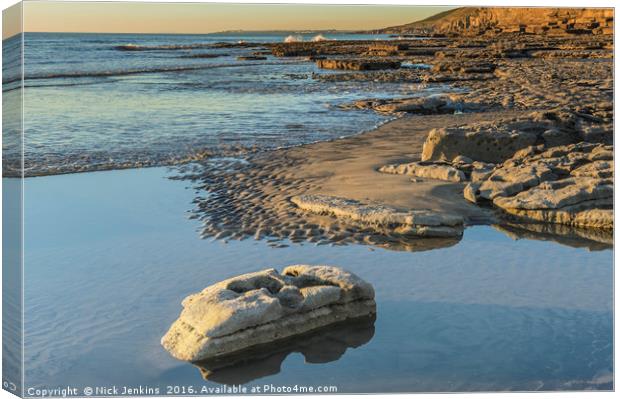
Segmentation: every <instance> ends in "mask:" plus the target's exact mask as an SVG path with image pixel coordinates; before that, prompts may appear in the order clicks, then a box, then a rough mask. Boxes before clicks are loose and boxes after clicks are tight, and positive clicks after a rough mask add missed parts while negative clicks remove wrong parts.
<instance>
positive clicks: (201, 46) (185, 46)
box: [114, 43, 212, 51]
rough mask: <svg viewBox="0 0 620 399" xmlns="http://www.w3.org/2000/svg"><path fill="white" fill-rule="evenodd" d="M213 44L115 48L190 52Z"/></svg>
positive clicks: (131, 44) (126, 45)
mask: <svg viewBox="0 0 620 399" xmlns="http://www.w3.org/2000/svg"><path fill="white" fill-rule="evenodd" d="M209 47H212V44H204V43H199V44H164V45H159V46H142V45H139V44H133V43H129V44H123V45H120V46H114V49H115V50H120V51H158V50H189V49H199V48H209Z"/></svg>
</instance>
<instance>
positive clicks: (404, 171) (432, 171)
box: [379, 162, 466, 182]
mask: <svg viewBox="0 0 620 399" xmlns="http://www.w3.org/2000/svg"><path fill="white" fill-rule="evenodd" d="M379 172H381V173H390V174H396V175H409V176H415V177H421V178H426V179H436V180H444V181H451V182H462V181H465V180H466V178H465V174H464V173H463V172H462V171H460V170H458V169H457V168H455V167H453V166H450V165H447V164H442V163H429V162H410V163H403V164H391V165H385V166H382V167H380V168H379Z"/></svg>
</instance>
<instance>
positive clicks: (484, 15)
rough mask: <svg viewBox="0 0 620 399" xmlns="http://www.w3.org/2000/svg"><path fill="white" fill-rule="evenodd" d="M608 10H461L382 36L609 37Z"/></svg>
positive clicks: (390, 30)
mask: <svg viewBox="0 0 620 399" xmlns="http://www.w3.org/2000/svg"><path fill="white" fill-rule="evenodd" d="M613 21H614V11H613V9H611V8H520V7H519V8H517V7H515V8H501V7H481V8H474V7H463V8H457V9H455V10H453V11H452V12H450V13H444V15H443V16H442V17H440V18H433V17H431V18H429V19H427V20H424V21H420V22H415V23H412V24H408V25H402V26H396V27H392V28H387V29H386V30H385V32H386V33H419V32H420V31H426V32H432V33H435V34H444V35H481V34H498V33H503V32H508V33H535V34H548V35H566V34H610V35H611V34H613Z"/></svg>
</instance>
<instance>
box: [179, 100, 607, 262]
mask: <svg viewBox="0 0 620 399" xmlns="http://www.w3.org/2000/svg"><path fill="white" fill-rule="evenodd" d="M523 113H524V112H523V111H502V112H480V113H469V114H450V115H415V116H405V117H402V118H400V119H396V120H394V121H391V122H388V123H386V124H384V125H382V126H381V127H379V128H377V129H375V130H372V131H369V132H366V133H363V134H360V135H357V136H354V137H347V138H341V139H337V140H333V141H327V142H319V143H314V144H308V145H303V146H299V147H293V148H287V149H279V150H275V151H269V152H262V153H258V154H252V155H249V157H248V158H247V162H245V161H243V162H241V161H240V160H235V159H219V160H213V159H212V160H211V161H210V163H209V164H208V165H207V167H205V168H198V169H194V170H191V168H189V167H187V168H185V171H184V172H183V173H181V175H182V176H184V177H185V178H189V179H191V180H193V181H195V182H196V183H197V185H196V189H197V190H198V191H197V192H198V193H201V194H203V193H205V192H206V193H207V194H206V195H205V196H204V197H202V196H201V197H197V198H196V199H195V201H194V202H195V203H196V209H195V211H194V217H195V218H199V219H201V220H202V222H203V231H202V236H203V238H206V237H215V238H217V239H223V240H229V239H245V238H249V237H253V238H255V239H261V238H266V239H267V240H268V241H269V242H271V244H272V245H273V246H285V245H287V244H286V242H285V241H286V240H289V241H291V242H303V241H309V242H313V243H316V244H319V245H321V244H335V245H344V244H353V243H357V244H369V245H373V246H379V247H385V248H390V249H394V250H406V251H418V250H428V249H433V248H440V247H446V246H451V245H454V244H456V243H457V242H458V241H459V240H460V238H417V237H406V236H402V235H398V234H394V233H393V232H392V231H390V229H389V228H384V229H381V228H378V227H377V226H364V225H359V224H356V223H355V222H352V221H347V220H338V219H336V218H333V217H330V216H322V215H312V214H308V213H304V212H302V211H301V210H299V209H298V208H297V207H296V206H295V205H294V204H293V203H292V202H291V198H292V197H294V196H296V195H301V194H324V195H332V196H338V197H344V198H349V199H354V200H358V201H362V202H368V203H381V204H385V205H389V206H393V207H395V208H397V209H402V210H407V211H409V210H423V209H428V210H432V211H436V212H439V213H451V214H457V215H461V216H463V218H464V221H465V224H466V226H467V225H476V224H495V223H498V222H499V218H498V216H497V214H496V212H497V211H494V210H493V209H492V208H489V207H482V206H478V205H475V204H472V203H470V202H468V201H466V200H465V199H464V198H463V187H464V184H463V183H453V182H446V181H441V180H433V179H416V181H412V179H411V177H410V176H404V175H391V174H385V173H379V172H378V171H377V169H378V168H379V167H380V166H382V165H385V164H388V163H394V162H411V161H417V160H419V159H420V154H421V153H422V145H423V143H424V141H425V139H426V136H427V134H428V131H429V130H431V129H433V128H439V127H449V126H455V125H462V124H468V123H474V122H482V121H491V120H496V119H497V118H499V117H511V116H519V115H522V114H523ZM203 190H204V191H203ZM569 229H570V228H569ZM546 239H548V237H547V238H546ZM596 241H599V242H600V240H596ZM585 245H586V246H589V244H588V243H585ZM604 246H605V247H607V246H608V244H607V245H604ZM593 248H594V247H593Z"/></svg>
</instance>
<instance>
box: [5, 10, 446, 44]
mask: <svg viewBox="0 0 620 399" xmlns="http://www.w3.org/2000/svg"><path fill="white" fill-rule="evenodd" d="M23 4H24V31H26V32H116V33H211V32H219V31H225V30H311V29H312V30H322V29H325V30H327V29H340V30H361V29H377V28H383V27H387V26H393V25H400V24H405V23H409V22H413V21H417V20H420V19H424V18H426V17H428V16H431V15H433V14H436V13H439V12H442V11H445V10H447V9H449V8H452V7H428V6H427V7H416V6H346V5H341V6H339V5H301V4H288V5H287V4H263V5H259V4H216V3H211V4H208V3H116V2H108V3H106V2H101V3H97V2H83V3H75V2H52V1H45V2H39V1H28V2H25V3H23ZM13 14H15V13H13ZM9 19H10V18H8V15H6V14H5V18H4V24H5V27H4V29H3V37H4V38H6V37H9V36H12V35H13V34H15V33H18V32H19V25H18V23H17V21H14V18H11V19H13V20H9Z"/></svg>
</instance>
